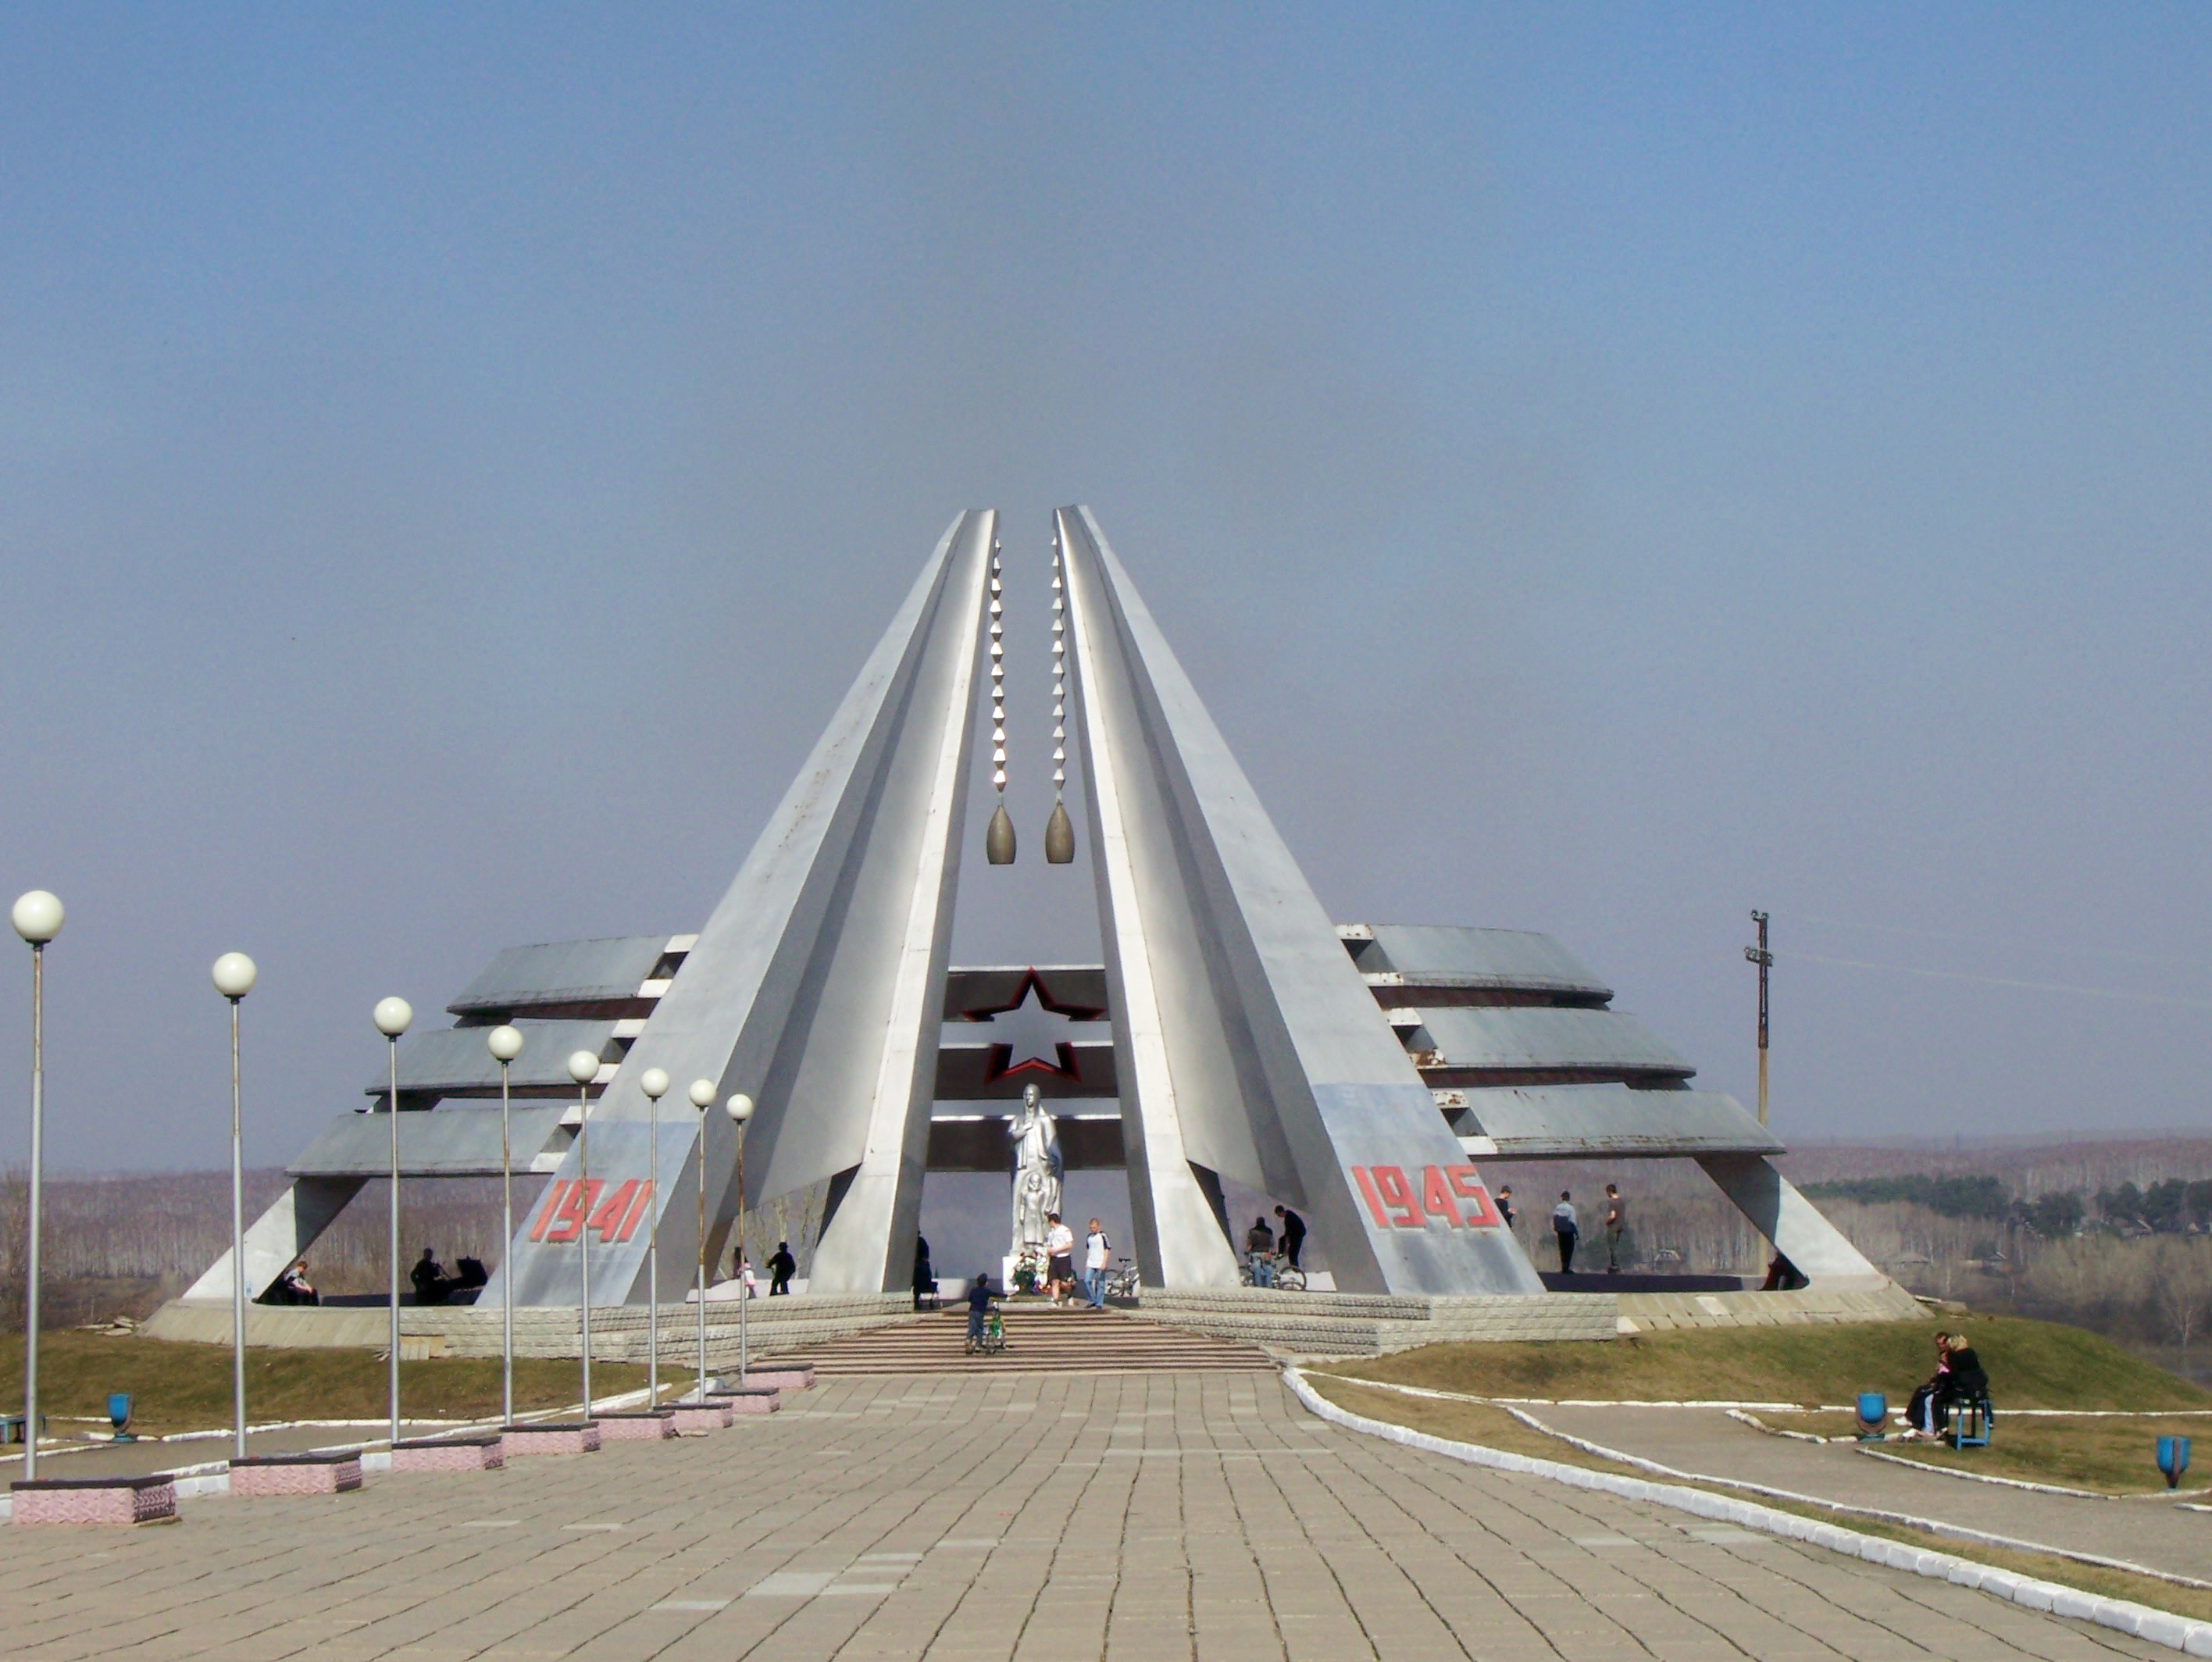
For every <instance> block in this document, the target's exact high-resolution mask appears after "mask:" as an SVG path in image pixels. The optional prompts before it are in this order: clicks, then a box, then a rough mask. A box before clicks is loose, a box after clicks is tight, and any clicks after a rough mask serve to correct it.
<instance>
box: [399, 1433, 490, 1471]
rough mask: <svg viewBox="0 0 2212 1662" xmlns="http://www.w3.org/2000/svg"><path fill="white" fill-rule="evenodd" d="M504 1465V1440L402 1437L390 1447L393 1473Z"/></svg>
mask: <svg viewBox="0 0 2212 1662" xmlns="http://www.w3.org/2000/svg"><path fill="white" fill-rule="evenodd" d="M506 1464H507V1443H506V1439H505V1438H504V1437H503V1436H501V1435H500V1434H499V1433H497V1432H494V1433H492V1434H491V1435H489V1436H483V1437H403V1438H401V1439H400V1440H399V1441H398V1442H396V1443H394V1444H392V1470H393V1471H498V1470H499V1469H500V1468H501V1466H503V1465H506Z"/></svg>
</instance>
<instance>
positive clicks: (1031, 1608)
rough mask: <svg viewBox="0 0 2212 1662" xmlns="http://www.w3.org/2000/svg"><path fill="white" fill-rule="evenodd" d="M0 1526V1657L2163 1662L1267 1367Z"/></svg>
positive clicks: (885, 1387)
mask: <svg viewBox="0 0 2212 1662" xmlns="http://www.w3.org/2000/svg"><path fill="white" fill-rule="evenodd" d="M8 1549H9V1571H8V1574H7V1575H6V1577H5V1578H4V1579H0V1649H4V1652H5V1653H6V1654H7V1655H8V1656H9V1657H11V1658H12V1657H27V1658H51V1659H64V1658H80V1657H105V1656H114V1655H120V1654H125V1653H127V1654H129V1655H131V1656H132V1657H133V1658H134V1659H139V1662H165V1659H169V1658H175V1657H186V1656H221V1657H223V1658H226V1659H234V1662H258V1659H273V1658H281V1657H295V1656H309V1657H313V1659H314V1662H354V1659H365V1658H371V1657H401V1656H404V1657H418V1658H426V1659H462V1658H477V1657H485V1658H492V1657H513V1658H520V1657H555V1656H562V1657H574V1658H580V1659H592V1662H598V1659H606V1662H618V1659H643V1658H665V1659H670V1662H678V1659H682V1662H690V1659H702V1662H703V1659H735V1658H757V1659H775V1662H787V1659H788V1662H804V1659H816V1658H829V1657H837V1658H844V1659H855V1658H887V1657H902V1658H920V1657H929V1658H940V1659H970V1658H989V1659H999V1658H1007V1657H1035V1658H1039V1659H1051V1662H1077V1659H1113V1662H1121V1659H1127V1662H1160V1659H1165V1658H1179V1657H1200V1658H1205V1659H1209V1662H1211V1659H1216V1658H1218V1659H1237V1662H1242V1659H1246V1658H1297V1659H1313V1662H1344V1659H1350V1658H1361V1657H1377V1658H1389V1659H1391V1662H1397V1659H1401V1658H1405V1659H1429V1658H1466V1657H1481V1658H1485V1659H1504V1662H1518V1659H1524V1658H1528V1659H1533V1658H1573V1659H1578V1662H1579V1659H1604V1658H1614V1657H1637V1658H1652V1657H1658V1658H1668V1659H1683V1662H1711V1659H1716V1658H1729V1657H1757V1658H1760V1659H1765V1662H1783V1659H1794V1658H1801V1657H1803V1658H1811V1657H1820V1658H1831V1657H1851V1658H1865V1659H1890V1658H1896V1659H1907V1658H1918V1657H1922V1656H1929V1655H1933V1656H1938V1657H1952V1658H1962V1659H1966V1658H1972V1659H1982V1658H1991V1659H1994V1658H2017V1657H2037V1658H2050V1659H2075V1658H2108V1657H2112V1656H2130V1657H2148V1656H2166V1655H2170V1654H2171V1653H2169V1652H2165V1651H2160V1650H2158V1649H2155V1648H2154V1647H2148V1646H2146V1645H2143V1644H2142V1643H2140V1642H2139V1641H2134V1640H2130V1639H2127V1638H2125V1637H2123V1636H2122V1635H2117V1634H2114V1633H2112V1632H2110V1631H2108V1630H2106V1629H2098V1628H2093V1627H2089V1626H2087V1625H2084V1624H2081V1623H2072V1622H2067V1621H2063V1620H2060V1619H2058V1618H2057V1617H2049V1616H2044V1615H2039V1614H2037V1613H2035V1612H2033V1611H2030V1610H2024V1609H2022V1608H2021V1607H2020V1606H2018V1605H2015V1604H2006V1603H2003V1602H2002V1601H2000V1600H1997V1599H1996V1598H1988V1597H1985V1596H1984V1595H1982V1594H1979V1593H1975V1592H1967V1591H1966V1590H1964V1589H1961V1588H1959V1587H1955V1586H1950V1585H1949V1584H1948V1583H1944V1582H1938V1581H1932V1580H1924V1579H1922V1578H1919V1577H1917V1576H1912V1575H1908V1574H1903V1573H1900V1572H1897V1571H1892V1570H1887V1569H1883V1568H1876V1567H1874V1566H1871V1565H1868V1564H1865V1563H1863V1562H1858V1561H1857V1560H1852V1559H1847V1558H1844V1557H1841V1556H1838V1555H1836V1554H1833V1553H1829V1552H1825V1551H1822V1550H1819V1549H1817V1548H1813V1547H1807V1546H1801V1545H1797V1544H1790V1543H1787V1542H1783V1541H1779V1540H1776V1539H1773V1538H1769V1537H1766V1536H1762V1535H1753V1534H1750V1533H1747V1532H1741V1531H1737V1530H1734V1529H1723V1528H1715V1527H1713V1526H1710V1525H1708V1524H1705V1522H1704V1521H1703V1520H1701V1519H1696V1518H1693V1517H1690V1516H1688V1515H1686V1514H1683V1513H1672V1512H1668V1511H1665V1510H1662V1509H1658V1508H1654V1507H1647V1506H1644V1505H1640V1504H1638V1503H1634V1502H1630V1501H1621V1500H1617V1499H1614V1498H1613V1497H1611V1496H1607V1495H1592V1494H1587V1493H1584V1492H1582V1491H1579V1490H1576V1489H1568V1488H1565V1487H1563V1486H1561V1485H1559V1484H1556V1483H1547V1482H1545V1481H1543V1480H1541V1479H1539V1478H1533V1477H1516V1476H1510V1475H1506V1474H1500V1473H1493V1472H1488V1471H1480V1470H1476V1469H1474V1468H1470V1467H1467V1466H1462V1465H1457V1464H1455V1463H1453V1462H1449V1461H1443V1460H1437V1459H1431V1458H1430V1457H1427V1456H1424V1455H1420V1454H1418V1453H1413V1452H1412V1451H1410V1450H1407V1449H1403V1448H1401V1447H1397V1446H1396V1445H1395V1444H1391V1443H1387V1442H1383V1441H1380V1440H1378V1439H1373V1438H1367V1437H1363V1436H1360V1435H1358V1434H1356V1433H1352V1432H1348V1431H1341V1430H1337V1429H1335V1428H1330V1427H1328V1426H1325V1425H1323V1424H1322V1422H1318V1421H1316V1420H1314V1419H1312V1418H1311V1417H1310V1416H1307V1415H1306V1414H1304V1412H1303V1411H1302V1410H1300V1409H1299V1408H1298V1407H1297V1404H1296V1403H1295V1402H1294V1401H1293V1400H1292V1399H1291V1398H1290V1397H1289V1395H1288V1393H1287V1392H1285V1390H1284V1388H1283V1386H1282V1385H1281V1384H1280V1382H1279V1380H1276V1379H1274V1378H1273V1377H1272V1376H1267V1375H1259V1376H1254V1375H1241V1376H1240V1375H1221V1374H1215V1375H1195V1376H1179V1375H1173V1374H1152V1375H1127V1376H1121V1377H1115V1378H1096V1379H1094V1378H1085V1377H1082V1376H1073V1375H1054V1376H1036V1375H1031V1376H1027V1377H1007V1376H1005V1375H1000V1376H997V1377H993V1378H987V1379H986V1378H975V1377H968V1378H962V1377H957V1376H941V1377H936V1378H923V1379H906V1378H896V1379H883V1378H878V1379H848V1380H838V1381H835V1382H831V1383H829V1384H826V1385H823V1386H817V1387H816V1389H815V1390H814V1391H812V1392H808V1393H806V1394H805V1395H804V1396H802V1397H800V1398H799V1399H798V1400H797V1401H796V1402H795V1403H794V1404H793V1407H792V1408H791V1409H788V1410H786V1411H785V1412H784V1413H782V1414H781V1415H778V1416H775V1417H773V1418H771V1419H766V1420H762V1421H757V1422H750V1423H744V1424H740V1425H738V1426H737V1427H733V1428H731V1429H730V1430H727V1431H724V1432H719V1433H715V1434H713V1435H710V1436H708V1437H705V1438H696V1439H685V1440H683V1441H678V1442H671V1443H662V1444H653V1445H647V1444H628V1445H614V1446H611V1447H609V1448H607V1449H606V1450H605V1451H604V1452H602V1453H598V1454H593V1455H586V1456H583V1457H580V1458H573V1459H537V1460H530V1461H525V1462H521V1463H518V1464H517V1465H514V1466H511V1467H509V1468H508V1469H507V1470H506V1471H501V1472H494V1473H485V1474H475V1475H451V1476H427V1475H426V1476H405V1477H400V1476H386V1477H381V1478H374V1479H372V1482H371V1485H370V1487H369V1488H368V1489H366V1490H364V1491H363V1492H362V1493H359V1494H355V1495H338V1496H329V1497H321V1498H317V1499H313V1500H291V1501H232V1500H228V1499H224V1500H206V1501H197V1502H191V1501H188V1502H186V1503H185V1519H184V1521H183V1522H181V1523H180V1524H178V1525H176V1526H169V1527H161V1528H154V1529H145V1530H140V1531H137V1532H131V1533H125V1532H93V1531H63V1530H55V1531H43V1530H42V1531H32V1530H27V1529H21V1528H18V1529H15V1530H13V1531H11V1532H9V1537H8Z"/></svg>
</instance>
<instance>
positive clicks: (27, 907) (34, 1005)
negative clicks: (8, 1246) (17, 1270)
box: [11, 889, 62, 1483]
mask: <svg viewBox="0 0 2212 1662" xmlns="http://www.w3.org/2000/svg"><path fill="white" fill-rule="evenodd" d="M11 921H12V922H13V923H14V924H15V932H16V933H17V934H18V935H20V936H21V937H23V939H24V940H25V941H27V942H28V943H30V948H31V1216H30V1217H29V1219H28V1220H27V1221H28V1222H29V1225H30V1243H29V1244H30V1250H29V1252H28V1253H27V1258H28V1259H29V1266H28V1281H29V1285H28V1286H27V1289H26V1290H25V1295H24V1299H23V1481H24V1482H25V1483H30V1482H32V1481H33V1480H34V1479H35V1478H36V1477H38V1475H39V1234H40V1229H39V1200H40V1187H41V1186H42V1184H43V1182H44V1177H45V1172H46V943H47V942H49V941H51V940H52V939H53V938H54V937H55V936H57V935H58V934H60V933H61V932H62V903H61V902H60V901H58V900H56V899H55V898H54V897H53V896H52V895H49V894H48V893H47V892H46V890H45V889H33V890H32V891H31V892H30V893H29V894H27V895H23V896H21V898H20V899H18V900H17V901H16V902H15V911H14V913H12V914H11Z"/></svg>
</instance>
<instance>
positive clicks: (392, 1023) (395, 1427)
mask: <svg viewBox="0 0 2212 1662" xmlns="http://www.w3.org/2000/svg"><path fill="white" fill-rule="evenodd" d="M370 1019H371V1020H372V1021H374V1022H375V1023H376V1030H377V1031H378V1032H379V1033H380V1034H383V1035H384V1044H385V1049H386V1052H388V1059H389V1060H390V1062H391V1064H392V1095H391V1098H390V1100H389V1101H387V1102H386V1105H385V1106H386V1107H387V1108H389V1109H390V1110H391V1113H392V1127H391V1130H392V1240H391V1248H392V1263H391V1275H392V1442H393V1443H394V1444H395V1445H396V1444H397V1443H398V1441H399V1035H400V1034H403V1033H404V1032H406V1031H407V1026H408V1023H409V1022H412V1021H413V1020H414V1019H415V1006H414V1005H412V1004H409V1003H408V1002H407V1001H406V1000H405V999H404V998H380V999H379V1000H377V1004H376V1008H375V1010H374V1011H372V1012H371V1013H370Z"/></svg>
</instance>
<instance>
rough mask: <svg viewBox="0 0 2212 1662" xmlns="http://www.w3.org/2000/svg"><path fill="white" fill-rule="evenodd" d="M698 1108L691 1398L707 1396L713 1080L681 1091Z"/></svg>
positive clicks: (703, 1398) (697, 1398)
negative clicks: (695, 1372)
mask: <svg viewBox="0 0 2212 1662" xmlns="http://www.w3.org/2000/svg"><path fill="white" fill-rule="evenodd" d="M684 1095H687V1096H689V1097H690V1099H691V1106H692V1107H695V1108H696V1109H698V1110H699V1377H698V1378H697V1379H696V1380H693V1381H692V1382H691V1399H692V1400H693V1401H694V1402H701V1403H703V1402H705V1401H706V1400H707V1110H708V1109H709V1108H711V1107H714V1081H713V1080H711V1079H694V1080H693V1081H692V1082H691V1088H690V1090H688V1091H686V1092H685V1093H684Z"/></svg>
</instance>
